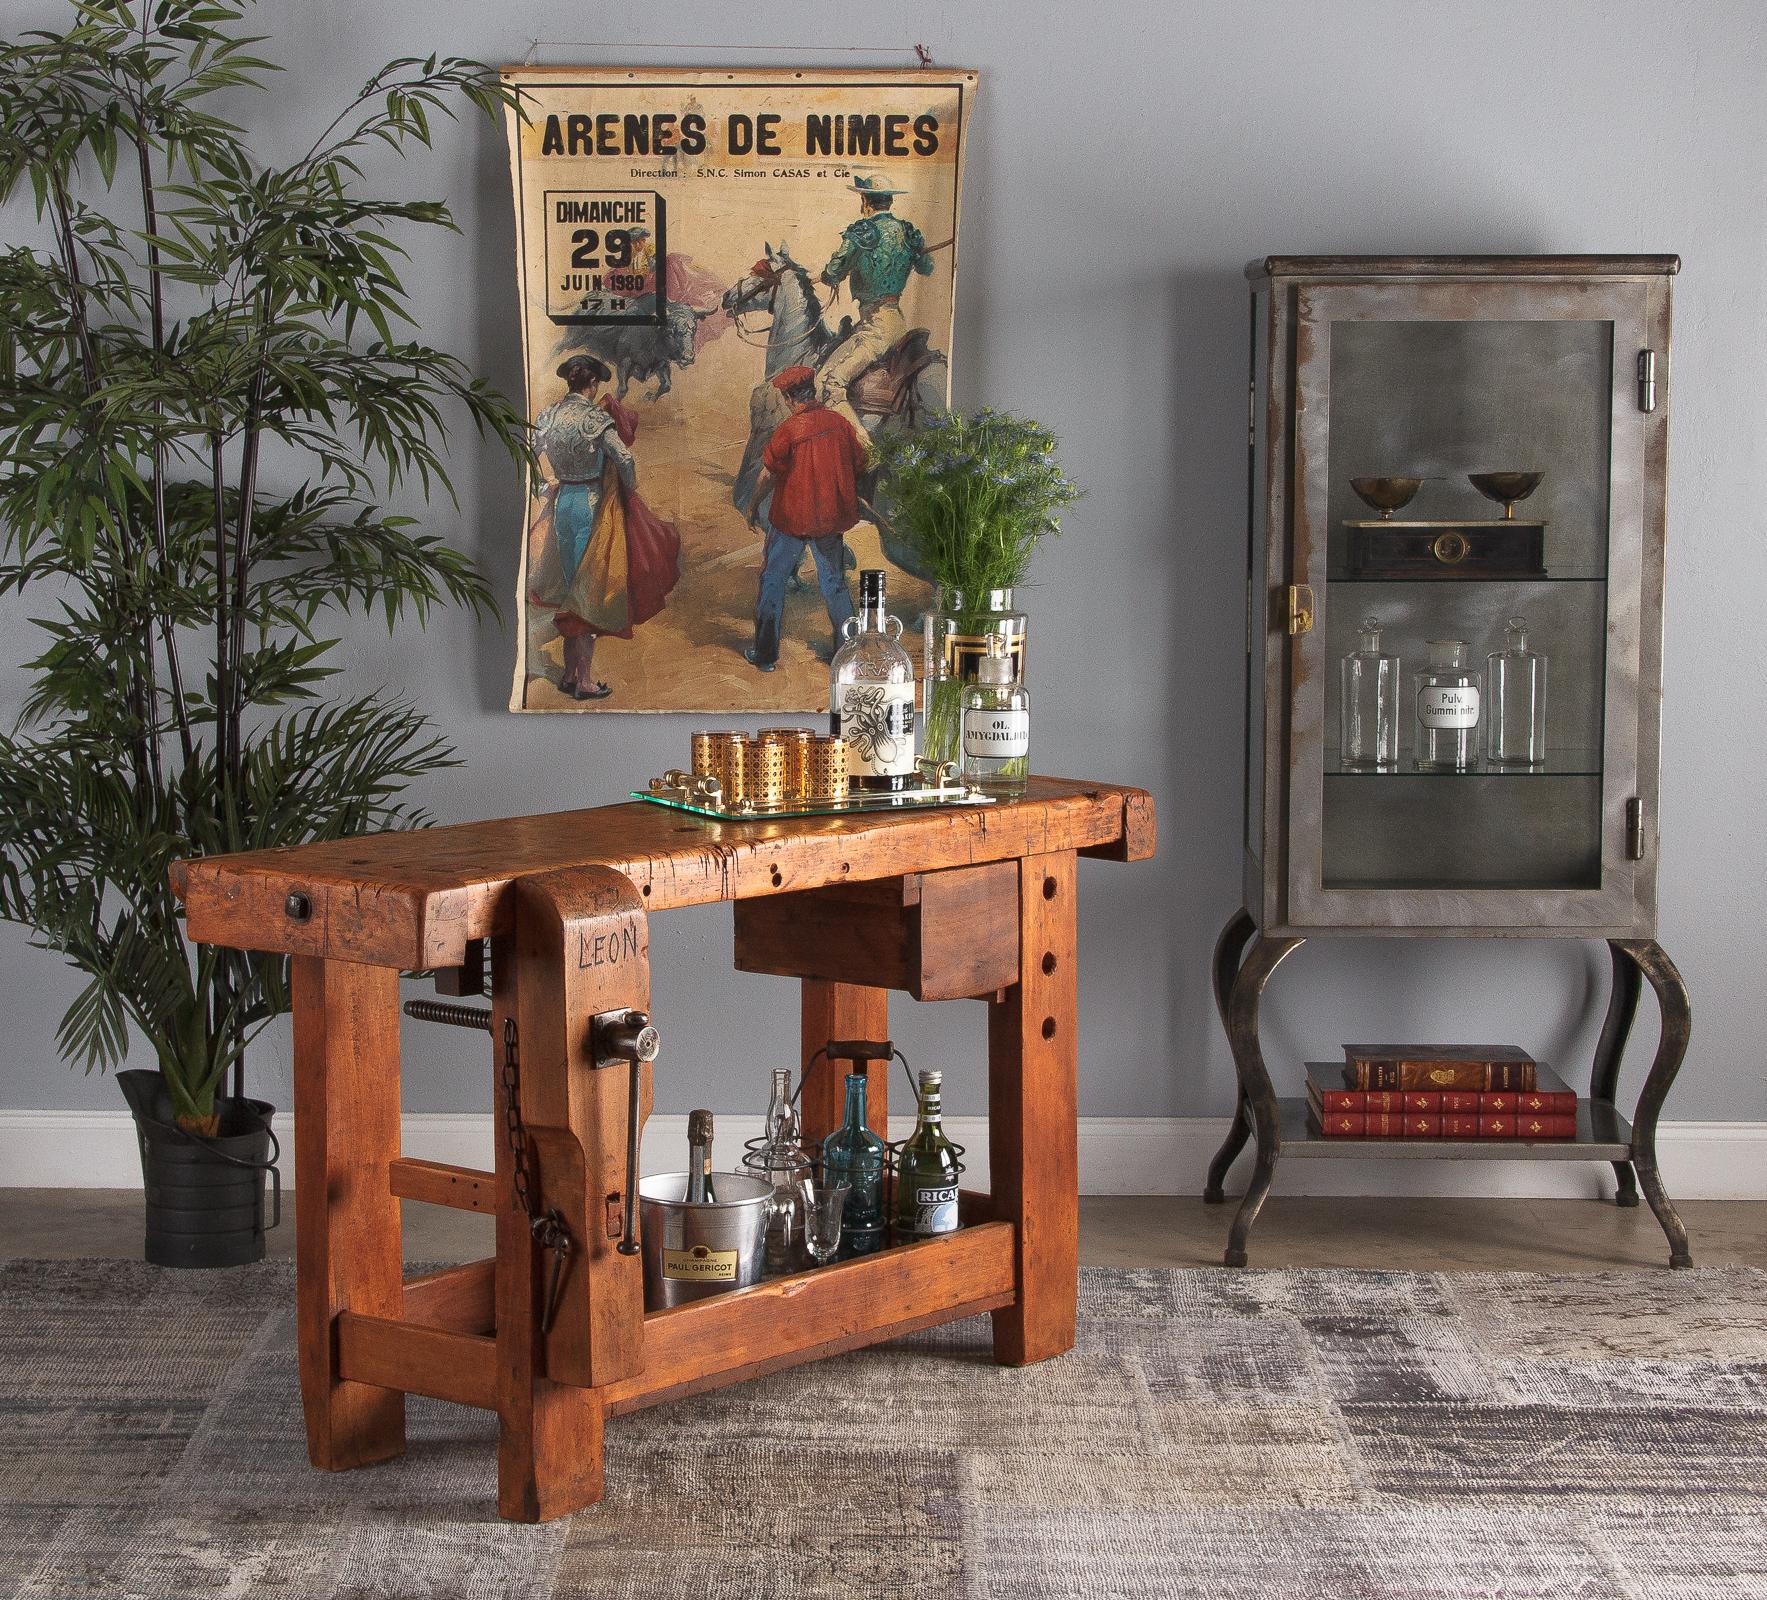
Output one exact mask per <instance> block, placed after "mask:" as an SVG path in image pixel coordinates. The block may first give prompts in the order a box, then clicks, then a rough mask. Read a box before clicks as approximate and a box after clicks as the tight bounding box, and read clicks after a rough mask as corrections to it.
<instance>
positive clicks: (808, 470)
mask: <svg viewBox="0 0 1767 1600" xmlns="http://www.w3.org/2000/svg"><path fill="white" fill-rule="evenodd" d="M773 387H774V388H775V389H777V390H779V391H780V393H781V394H783V395H784V396H785V398H786V399H787V400H789V401H790V402H791V415H790V416H788V417H787V418H785V420H784V421H783V422H781V423H780V424H779V426H778V427H776V428H775V429H774V430H773V435H772V437H771V438H769V439H768V441H767V448H766V450H765V452H764V453H763V454H762V457H761V465H762V467H763V468H764V470H763V472H762V473H761V476H760V479H759V481H758V482H757V483H756V484H755V492H754V494H753V496H752V497H751V498H750V500H749V526H750V527H751V528H755V529H758V530H760V531H761V532H762V533H763V534H764V535H765V539H766V542H765V545H764V548H763V553H762V558H761V588H760V594H759V596H758V597H757V599H756V601H755V642H754V644H753V645H751V646H750V647H749V648H748V649H746V650H744V651H743V655H744V657H745V658H746V659H747V660H748V661H749V662H750V663H751V664H752V665H754V666H755V667H757V668H759V669H760V670H761V671H762V672H771V671H773V669H774V668H775V667H776V666H778V664H779V627H780V619H781V617H782V616H783V614H784V611H785V585H786V580H787V579H788V578H789V577H790V576H791V575H792V573H793V572H794V571H795V570H796V568H797V564H798V562H799V561H800V560H801V559H802V558H803V553H804V546H805V545H806V544H807V545H809V547H810V552H811V554H812V555H813V556H814V557H815V558H816V579H817V582H818V583H819V584H820V585H821V587H822V600H823V604H824V605H826V606H827V607H828V620H829V623H830V625H831V626H832V627H833V629H834V648H835V649H839V648H840V642H841V629H842V628H843V627H845V625H846V622H847V619H848V618H849V617H851V616H852V615H853V597H852V596H851V595H850V594H849V593H848V592H847V573H846V558H847V543H846V538H845V535H846V531H847V529H848V528H850V527H852V526H853V525H854V524H855V523H856V522H858V520H859V483H858V480H859V475H860V474H861V473H862V472H864V470H865V446H864V444H863V443H862V442H861V441H860V439H859V437H858V435H857V434H856V433H855V432H854V431H853V425H852V424H851V423H850V422H848V421H847V419H846V418H845V417H843V416H842V415H841V414H840V413H839V412H838V411H831V410H830V409H829V408H828V407H827V406H825V405H823V404H822V402H821V401H820V400H818V399H817V397H816V374H815V373H814V372H812V371H811V370H810V369H809V368H808V367H787V368H786V369H785V370H784V371H783V372H781V373H779V374H778V375H777V376H776V377H775V378H774V379H773ZM763 507H764V508H765V509H763Z"/></svg>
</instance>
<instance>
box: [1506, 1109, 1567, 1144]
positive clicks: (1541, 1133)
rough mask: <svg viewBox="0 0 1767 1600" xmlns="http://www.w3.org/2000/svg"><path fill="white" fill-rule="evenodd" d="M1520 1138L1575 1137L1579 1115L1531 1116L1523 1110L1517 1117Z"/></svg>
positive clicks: (1517, 1130) (1517, 1135)
mask: <svg viewBox="0 0 1767 1600" xmlns="http://www.w3.org/2000/svg"><path fill="white" fill-rule="evenodd" d="M1515 1136H1516V1137H1517V1138H1518V1139H1574V1138H1576V1137H1577V1115H1576V1113H1575V1112H1572V1113H1571V1114H1570V1115H1569V1116H1568V1117H1567V1116H1546V1117H1530V1116H1529V1115H1528V1114H1527V1113H1526V1112H1523V1113H1522V1114H1521V1115H1519V1116H1518V1117H1517V1118H1516V1119H1515Z"/></svg>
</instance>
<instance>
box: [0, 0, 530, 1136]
mask: <svg viewBox="0 0 1767 1600" xmlns="http://www.w3.org/2000/svg"><path fill="white" fill-rule="evenodd" d="M249 9H250V7H249V3H248V0H73V3H72V4H71V5H70V16H69V22H68V25H67V26H66V27H65V28H64V29H62V30H61V31H60V32H45V31H38V32H31V33H25V34H23V35H21V36H20V37H18V38H17V39H14V40H11V41H0V201H4V200H8V199H12V198H13V197H14V196H15V195H18V194H20V193H21V192H28V193H29V194H30V196H31V198H32V200H33V202H34V204H35V206H36V211H37V215H38V217H39V219H40V220H41V222H42V224H43V231H44V235H45V238H46V240H47V241H48V242H47V243H45V244H41V245H35V246H32V245H12V246H9V247H7V248H4V249H0V546H3V559H0V592H3V591H4V590H6V589H12V588H16V589H20V590H23V589H25V588H27V587H33V586H36V585H38V584H47V585H51V586H53V587H52V590H50V591H46V592H52V593H53V594H54V597H55V599H54V602H53V605H52V607H51V608H48V609H45V610H44V612H43V613H42V614H41V615H40V617H39V619H38V624H37V625H38V628H39V630H40V632H41V634H42V643H41V647H40V649H39V651H38V653H37V655H36V656H35V658H34V659H33V660H32V661H31V662H30V663H29V670H30V672H31V675H32V685H31V689H30V692H29V693H28V695H27V696H26V699H25V706H24V715H23V717H22V719H21V723H20V726H19V729H18V730H15V732H14V733H13V734H11V735H0V918H4V919H5V920H10V921H14V922H19V923H22V924H24V925H26V926H28V927H29V928H30V929H31V930H32V933H33V937H34V938H35V939H36V940H37V941H38V942H39V943H40V944H42V945H43V946H44V947H46V948H49V949H53V950H56V951H59V952H60V953H61V954H62V955H63V956H64V957H65V958H66V959H67V960H68V961H69V962H70V963H71V964H72V965H74V966H75V967H77V968H78V969H79V970H80V971H82V972H83V973H85V974H86V977H87V982H86V984H85V986H84V988H83V989H82V991H81V993H80V995H79V997H78V998H77V999H76V1001H75V1002H74V1004H73V1006H72V1007H70V1009H69V1011H68V1013H67V1016H66V1017H65V1018H64V1019H63V1023H62V1029H61V1035H60V1038H61V1043H62V1047H63V1050H64V1051H65V1053H66V1054H67V1055H68V1056H69V1058H70V1059H72V1060H77V1061H80V1062H82V1063H83V1064H84V1065H85V1066H86V1067H87V1068H88V1069H90V1068H91V1067H93V1066H100V1067H102V1066H109V1065H112V1064H114V1063H116V1062H117V1061H119V1060H120V1059H121V1058H122V1056H123V1053H124V1051H125V1050H126V1049H127V1046H128V1039H129V1029H130V1028H131V1027H133V1028H134V1029H136V1030H137V1031H138V1032H140V1033H141V1034H142V1035H144V1036H145V1037H146V1039H147V1040H148V1042H149V1043H150V1044H151V1046H152V1048H153V1049H154V1051H155V1053H156V1055H157V1057H158V1059H159V1062H160V1065H161V1069H162V1072H163V1073H164V1074H165V1076H166V1080H167V1085H168V1088H169V1089H170V1090H171V1092H172V1095H173V1099H174V1102H175V1103H176V1105H177V1106H178V1108H179V1110H180V1113H181V1114H186V1115H190V1116H199V1115H201V1114H203V1113H205V1112H206V1111H207V1109H208V1106H209V1103H210V1099H211V1097H212V1095H213V1093H214V1090H215V1087H216V1085H217V1084H218V1083H219V1082H220V1081H221V1080H222V1078H223V1077H224V1075H225V1074H226V1073H227V1072H228V1070H229V1069H230V1068H231V1067H232V1065H233V1064H234V1063H235V1062H236V1061H237V1060H238V1059H239V1058H240V1056H241V1053H242V1052H243V1050H244V1049H245V1046H246V1043H247V1042H248V1040H249V1039H250V1037H251V1036H252V1034H253V1033H254V1032H255V1031H256V1030H257V1029H259V1028H261V1027H262V1026H263V1025H264V1024H265V1023H266V1022H267V1021H268V1020H270V1019H271V1018H273V1017H274V1016H276V1015H278V1014H279V1013H280V1012H281V1011H283V1010H285V1009H286V1008H287V1005H288V980H287V970H286V966H287V964H286V962H283V961H280V960H278V959H276V958H270V957H243V956H240V955H239V954H238V953H235V952H221V951H213V950H202V949H195V950H193V949H191V948H189V947H187V945H186V942H185V940H184V937H183V928H182V923H181V921H180V915H179V911H178V908H177V906H176V904H175V902H174V901H173V898H172V896H171V893H170V890H169V888H168V887H167V880H166V873H167V869H168V868H169V866H170V865H171V863H172V862H173V861H175V860H176V859H178V858H179V857H181V856H187V855H193V854H201V853H206V852H211V851H218V850H236V849H244V848H251V847H254V846H269V845H285V844H294V843H299V842H301V841H303V840H307V839H314V838H335V837H340V836H342V835H344V834H346V833H349V832H353V831H357V830H360V829H365V828H385V827H394V826H413V825H418V824H421V823H422V822H423V821H425V820H426V818H425V817H424V815H423V814H422V813H421V812H420V811H416V810H414V809H412V808H410V807H409V806H407V805H406V803H405V801H404V799H403V791H404V789H405V786H406V785H408V784H409V783H410V782H411V781H412V780H414V779H416V778H419V777H422V776H424V775H426V774H429V773H431V772H434V771H435V770H436V769H437V768H439V767H441V766H445V765H447V764H448V763H449V762H450V761H451V760H452V756H451V754H450V753H449V750H448V748H447V746H446V744H445V743H444V742H443V741H442V740H440V739H439V738H438V737H436V736H435V735H434V733H433V732H432V731H431V729H430V727H429V725H428V723H427V722H426V720H425V719H424V718H423V717H422V715H421V714H420V713H418V712H417V711H416V710H415V709H414V708H412V707H410V706H408V705H404V704H402V703H399V702H396V701H393V700H389V699H387V698H385V697H383V696H367V697H358V698H354V699H345V700H341V701H336V702H327V701H324V700H322V699H320V698H319V696H320V694H321V692H322V690H323V688H324V685H325V680H326V679H327V678H329V677H330V676H331V675H332V673H333V672H334V670H335V669H334V668H333V666H332V665H331V663H330V661H329V652H330V651H331V649H332V641H331V639H329V638H328V637H327V636H326V635H325V633H324V632H323V625H324V622H325V619H326V618H327V617H328V616H330V615H331V614H333V613H335V612H337V611H339V610H344V609H355V608H360V609H362V610H368V609H370V608H373V609H374V610H375V611H377V612H378V613H379V614H381V615H383V616H384V617H385V619H386V620H387V622H388V624H389V626H390V625H392V624H393V623H395V622H396V621H397V620H398V619H399V618H401V617H403V616H405V615H407V614H415V616H416V617H417V618H418V619H419V620H421V619H422V618H423V617H425V616H426V615H427V614H428V611H429V608H430V607H431V606H432V605H436V604H441V603H461V604H465V605H467V606H470V607H472V608H474V609H489V608H491V601H490V596H489V594H488V591H487V590H486V588H485V586H484V583H483V580H482V579H481V578H480V576H479V575H478V573H477V572H476V571H475V570H474V568H473V566H472V564H471V562H470V561H469V560H468V559H467V558H466V557H465V556H463V555H461V554H460V553H459V552H458V551H456V550H454V549H452V548H450V547H449V545H448V544H447V543H446V542H445V540H444V538H443V537H442V536H441V535H440V534H438V533H436V532H432V531H426V529H425V528H424V527H423V526H422V525H420V523H419V522H418V521H417V520H416V519H414V518H412V517H410V516H407V515H399V514H394V513H390V512H387V511H384V510H382V509H381V508H380V506H379V505H378V504H377V500H378V498H379V496H380V495H381V494H382V493H383V492H384V491H386V490H387V489H389V488H392V487H394V486H397V485H400V484H404V483H407V482H409V483H411V484H412V485H414V486H416V487H419V488H421V489H423V490H425V491H429V490H435V489H440V490H444V491H446V492H447V493H448V494H449V495H450V496H451V495H452V493H453V486H452V483H451V482H450V479H449V473H448V466H447V461H448V457H447V453H446V449H445V444H444V441H445V439H446V435H447V430H448V428H449V426H450V425H451V424H453V423H454V422H456V421H457V420H458V419H460V418H462V417H464V418H468V419H470V420H471V422H472V424H473V427H474V429H475V430H476V432H477V433H478V434H480V435H481V436H483V437H486V438H489V439H491V440H493V441H495V442H497V443H498V444H500V445H501V446H503V447H504V448H505V449H506V450H507V451H508V452H509V453H510V454H511V455H512V456H513V457H514V458H515V459H516V460H518V461H519V462H522V463H524V464H531V454H530V450H529V444H528V438H527V428H526V423H525V420H524V419H523V417H522V416H521V415H520V413H518V412H517V411H516V410H515V408H514V407H512V406H511V405H510V404H509V403H508V402H507V401H506V400H505V399H504V398H503V397H502V396H500V395H498V394H497V393H495V392H494V391H493V390H492V389H490V388H489V387H487V386H486V385H485V384H483V383H482V382H481V381H479V380H478V379H477V378H475V377H474V376H473V374H472V373H471V372H470V371H469V370H468V369H467V368H466V367H465V366H464V365H463V364H462V363H461V362H460V361H458V360H457V359H456V358H454V357H452V356H450V355H448V354H447V353H445V352H443V351H440V350H437V349H434V348H433V347H431V346H429V345H427V344H425V343H424V342H422V341H421V339H419V338H417V337H415V336H414V335H415V334H416V330H417V329H418V328H419V326H420V318H419V316H418V314H417V312H416V310H415V309H414V307H413V306H412V304H411V302H410V299H409V294H408V290H407V286H406V283H405V282H404V279H403V275H402V274H403V263H404V260H405V247H404V245H403V243H402V242H401V234H402V233H404V232H405V231H406V230H409V229H411V228H414V227H417V228H441V229H453V227H454V223H453V220H452V218H451V217H450V215H449V213H448V210H447V208H446V207H445V206H444V205H442V204H441V203H440V202H437V201H433V200H423V199H412V198H409V197H403V196H401V197H385V196H376V195H373V194H369V193H366V192H364V191H363V166H362V164H361V157H362V155H363V153H364V152H365V151H366V150H368V149H370V148H372V147H375V146H382V147H388V148H391V149H393V150H395V151H398V152H400V153H410V152H413V151H416V150H419V149H421V148H423V147H426V146H428V145H429V144H430V143H431V141H432V139H433V137H434V134H435V131H436V128H437V117H438V114H440V115H441V116H442V117H453V116H455V115H457V113H458V111H459V109H460V107H461V106H462V105H463V104H464V105H466V106H469V107H472V108H475V109H476V110H477V111H479V112H484V113H492V114H495V113H497V112H499V111H500V110H501V109H502V107H503V106H504V105H505V104H506V103H507V101H508V96H509V91H508V90H506V89H505V88H504V87H503V86H502V85H501V84H500V83H499V82H498V80H497V78H496V76H495V75H494V74H493V73H491V72H489V71H488V70H487V69H485V68H484V67H481V66H479V65H478V64H476V63H473V62H468V61H461V60H457V59H454V58H441V57H429V58H427V59H421V60H420V59H417V58H407V59H401V60H398V61H394V62H390V63H389V64H388V65H387V66H386V67H384V68H383V69H382V70H381V71H380V72H378V73H376V74H374V76H373V77H372V78H370V79H369V80H368V82H367V83H366V84H365V85H363V87H362V88H361V90H360V91H359V93H358V94H357V95H356V96H355V97H354V98H352V99H351V100H350V101H349V103H348V104H347V105H346V106H345V107H344V109H343V110H342V111H341V112H340V113H339V114H338V115H337V117H335V118H334V119H333V120H332V121H331V123H330V124H328V125H327V126H325V127H324V128H323V129H322V130H321V131H320V132H319V133H318V135H317V137H316V138H315V139H314V140H313V142H312V144H311V146H310V147H309V148H308V149H307V151H306V152H305V154H304V155H302V156H301V157H300V158H299V159H298V160H296V161H294V162H292V163H287V164H284V165H272V164H266V163H263V162H260V161H258V160H257V159H256V158H255V157H254V156H253V155H252V153H251V150H250V145H249V141H248V139H247V138H246V136H245V134H244V133H243V131H242V130H241V129H240V128H238V127H236V126H235V125H234V124H232V123H230V122H228V121H226V120H225V119H224V118H221V117H219V116H217V115H216V114H215V113H214V112H212V111H210V110H208V109H207V108H206V105H205V102H207V101H208V100H209V97H211V96H213V95H215V94H216V93H219V92H221V91H224V90H232V89H237V88H239V87H242V86H259V85H262V84H263V82H264V81H265V79H266V78H267V76H268V75H269V74H271V73H272V72H274V71H275V70H276V69H275V68H274V66H273V64H272V63H270V62H269V61H267V60H265V59H264V58H262V57H261V56H259V55H258V54H257V53H256V47H257V46H258V45H259V44H261V43H262V40H261V39H259V38H257V37H255V36H252V35H250V34H248V33H246V32H245V31H244V30H243V27H242V24H243V21H244V19H245V17H246V15H247V13H248V11H249ZM266 441H271V442H274V444H275V445H277V446H278V447H280V448H281V451H282V455H283V457H284V458H287V457H288V456H290V455H292V456H293V458H294V459H296V460H302V459H304V460H305V461H306V463H307V470H306V473H305V481H298V480H299V478H300V476H301V475H300V474H297V475H296V477H297V481H296V482H295V483H294V484H293V486H292V487H283V486H280V485H279V486H278V487H277V488H276V489H274V490H271V489H269V488H268V487H266V486H265V485H264V484H262V483H260V481H259V477H258V461H259V458H260V455H261V452H262V450H263V448H264V445H265V443H266Z"/></svg>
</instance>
